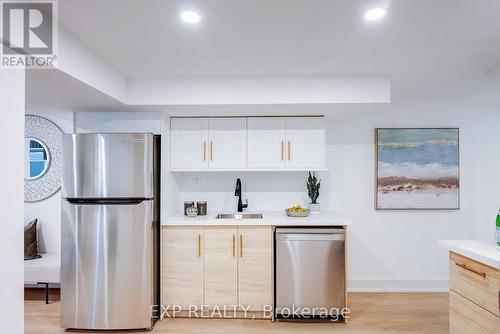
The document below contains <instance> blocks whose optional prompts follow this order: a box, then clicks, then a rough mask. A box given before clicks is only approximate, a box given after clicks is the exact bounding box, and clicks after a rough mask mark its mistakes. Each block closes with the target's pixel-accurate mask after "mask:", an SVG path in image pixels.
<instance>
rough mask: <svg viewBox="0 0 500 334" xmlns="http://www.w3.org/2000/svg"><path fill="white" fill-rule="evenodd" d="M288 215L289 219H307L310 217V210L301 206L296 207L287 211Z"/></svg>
mask: <svg viewBox="0 0 500 334" xmlns="http://www.w3.org/2000/svg"><path fill="white" fill-rule="evenodd" d="M286 214H287V216H288V217H307V216H309V209H306V208H303V207H302V206H300V205H294V206H292V207H291V208H288V209H286Z"/></svg>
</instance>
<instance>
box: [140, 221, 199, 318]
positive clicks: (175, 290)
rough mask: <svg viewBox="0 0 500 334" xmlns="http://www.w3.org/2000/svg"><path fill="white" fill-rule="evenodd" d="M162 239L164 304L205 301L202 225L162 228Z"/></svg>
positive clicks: (190, 303)
mask: <svg viewBox="0 0 500 334" xmlns="http://www.w3.org/2000/svg"><path fill="white" fill-rule="evenodd" d="M162 239H163V240H162V246H163V248H162V252H163V255H162V268H163V271H162V272H163V274H162V304H163V305H180V306H181V307H182V309H183V310H188V309H189V306H190V305H195V306H197V307H199V306H201V305H203V256H204V254H203V249H202V247H203V228H201V227H185V226H179V227H177V226H175V227H167V228H163V230H162ZM131 269H132V270H133V268H131Z"/></svg>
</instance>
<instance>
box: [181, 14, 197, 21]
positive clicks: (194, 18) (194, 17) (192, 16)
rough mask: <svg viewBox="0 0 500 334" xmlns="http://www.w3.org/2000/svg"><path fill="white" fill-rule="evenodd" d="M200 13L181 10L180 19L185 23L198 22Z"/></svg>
mask: <svg viewBox="0 0 500 334" xmlns="http://www.w3.org/2000/svg"><path fill="white" fill-rule="evenodd" d="M200 18H201V17H200V14H198V13H196V12H182V13H181V19H182V20H183V21H184V22H187V23H198V22H200Z"/></svg>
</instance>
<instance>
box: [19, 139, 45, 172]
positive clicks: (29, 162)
mask: <svg viewBox="0 0 500 334" xmlns="http://www.w3.org/2000/svg"><path fill="white" fill-rule="evenodd" d="M49 165H50V154H49V150H48V149H47V146H45V144H44V143H43V142H41V141H40V140H38V139H35V138H26V139H25V159H24V179H25V180H35V179H38V178H40V177H42V176H43V175H44V174H45V173H46V172H47V170H48V169H49Z"/></svg>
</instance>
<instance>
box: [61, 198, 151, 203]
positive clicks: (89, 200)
mask: <svg viewBox="0 0 500 334" xmlns="http://www.w3.org/2000/svg"><path fill="white" fill-rule="evenodd" d="M66 200H67V201H68V202H69V203H71V204H77V205H134V204H141V203H142V202H144V201H149V200H151V199H150V198H66Z"/></svg>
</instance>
